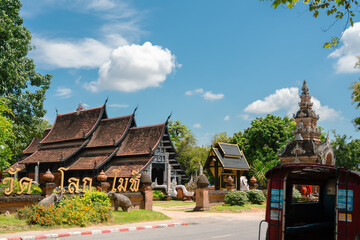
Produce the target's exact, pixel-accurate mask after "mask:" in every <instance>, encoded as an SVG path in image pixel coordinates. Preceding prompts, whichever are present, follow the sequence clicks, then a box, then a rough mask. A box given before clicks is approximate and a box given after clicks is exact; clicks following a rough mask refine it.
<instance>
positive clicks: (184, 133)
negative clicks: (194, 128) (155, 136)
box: [168, 121, 196, 154]
mask: <svg viewBox="0 0 360 240" xmlns="http://www.w3.org/2000/svg"><path fill="white" fill-rule="evenodd" d="M168 129H169V134H170V138H171V141H172V142H173V143H174V145H175V148H176V151H177V152H178V154H181V152H183V151H184V150H185V149H187V147H189V146H195V145H196V139H195V137H194V135H193V134H192V132H191V130H190V129H189V128H188V127H187V126H186V125H184V124H182V123H181V122H180V121H169V124H168Z"/></svg>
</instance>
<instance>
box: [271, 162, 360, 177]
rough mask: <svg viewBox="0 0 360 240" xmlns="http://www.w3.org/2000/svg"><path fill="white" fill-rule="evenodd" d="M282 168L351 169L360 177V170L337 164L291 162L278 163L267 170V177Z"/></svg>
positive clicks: (350, 171) (342, 170) (345, 170)
mask: <svg viewBox="0 0 360 240" xmlns="http://www.w3.org/2000/svg"><path fill="white" fill-rule="evenodd" d="M280 168H281V169H282V170H286V171H289V170H292V169H296V168H297V169H299V168H300V169H303V168H318V169H319V168H320V169H328V170H332V171H334V172H335V171H336V170H338V171H339V172H344V173H345V172H347V171H349V173H351V174H354V175H355V176H357V177H359V178H360V172H358V171H353V170H349V169H347V168H340V167H336V166H330V165H324V164H309V163H289V164H282V165H278V166H275V167H273V168H272V169H270V170H269V171H267V172H266V174H265V177H266V178H269V177H270V173H271V172H272V171H273V172H274V171H280Z"/></svg>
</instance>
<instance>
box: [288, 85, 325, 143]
mask: <svg viewBox="0 0 360 240" xmlns="http://www.w3.org/2000/svg"><path fill="white" fill-rule="evenodd" d="M301 91H302V93H301V95H300V102H299V107H300V109H299V110H298V111H297V113H296V114H295V115H294V119H295V121H296V129H295V132H294V133H293V134H294V138H295V137H296V136H297V135H298V134H299V133H300V134H301V135H302V137H303V139H306V140H315V141H320V132H319V131H318V129H317V121H318V119H319V116H318V115H317V114H316V113H315V111H314V110H313V109H312V107H313V103H312V102H311V95H310V93H309V87H308V85H307V83H306V81H305V80H304V83H303V85H302V88H301ZM298 138H299V137H298Z"/></svg>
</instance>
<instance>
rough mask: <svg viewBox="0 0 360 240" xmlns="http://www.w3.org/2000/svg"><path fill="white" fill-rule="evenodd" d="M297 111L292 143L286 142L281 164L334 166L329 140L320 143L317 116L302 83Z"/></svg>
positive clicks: (306, 87) (306, 88) (307, 91)
mask: <svg viewBox="0 0 360 240" xmlns="http://www.w3.org/2000/svg"><path fill="white" fill-rule="evenodd" d="M301 91H302V93H301V95H300V99H301V101H300V102H299V107H300V108H299V110H298V111H297V113H296V114H294V119H295V122H296V128H295V130H294V132H293V135H294V141H292V142H290V141H289V142H288V143H287V145H286V146H285V148H284V149H283V151H282V152H281V153H280V154H279V157H280V161H281V163H283V164H284V163H321V164H328V165H334V164H335V158H334V152H333V150H332V148H331V146H330V143H329V138H327V139H326V141H324V142H321V140H320V137H321V131H320V129H319V127H318V126H317V121H318V120H319V115H317V114H316V113H315V111H314V110H313V109H312V106H313V103H312V102H311V95H310V93H309V87H308V85H307V83H306V81H304V83H303V86H302V88H301Z"/></svg>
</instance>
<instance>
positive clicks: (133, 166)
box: [105, 156, 153, 178]
mask: <svg viewBox="0 0 360 240" xmlns="http://www.w3.org/2000/svg"><path fill="white" fill-rule="evenodd" d="M152 158H153V157H152V156H149V157H146V158H136V159H132V160H131V161H126V162H124V163H120V164H118V163H117V165H113V166H111V167H110V168H108V169H107V170H106V171H105V174H106V176H107V177H109V178H113V177H115V174H114V172H113V170H114V169H117V170H119V173H118V174H117V177H131V173H132V171H141V170H142V169H143V168H144V167H145V166H146V165H147V163H148V162H149V161H151V159H152Z"/></svg>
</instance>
